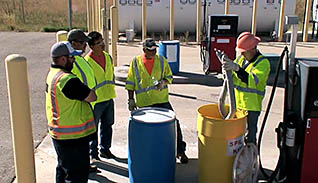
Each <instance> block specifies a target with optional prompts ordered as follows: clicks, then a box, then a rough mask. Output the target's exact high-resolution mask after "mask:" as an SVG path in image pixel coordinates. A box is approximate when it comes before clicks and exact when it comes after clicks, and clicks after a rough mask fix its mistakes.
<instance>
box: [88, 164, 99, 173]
mask: <svg viewBox="0 0 318 183" xmlns="http://www.w3.org/2000/svg"><path fill="white" fill-rule="evenodd" d="M93 172H97V166H96V165H92V164H90V165H89V173H93Z"/></svg>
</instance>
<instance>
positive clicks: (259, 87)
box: [233, 55, 270, 111]
mask: <svg viewBox="0 0 318 183" xmlns="http://www.w3.org/2000/svg"><path fill="white" fill-rule="evenodd" d="M234 62H236V63H237V64H239V65H240V67H241V68H242V67H243V66H244V65H245V64H246V62H247V61H246V60H245V58H244V57H243V56H240V57H237V58H236V60H235V61H234ZM245 71H246V72H247V73H248V84H246V83H244V82H243V81H241V79H239V78H238V76H237V74H236V73H235V72H233V84H234V92H235V100H236V107H237V108H238V109H244V110H248V111H261V109H262V101H263V98H264V96H265V88H266V82H267V78H268V74H269V71H270V64H269V61H268V59H266V58H265V57H264V56H263V55H259V56H258V57H257V59H256V60H255V61H254V62H252V63H250V64H249V65H248V66H247V67H246V68H245Z"/></svg>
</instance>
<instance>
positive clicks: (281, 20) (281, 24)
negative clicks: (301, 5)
mask: <svg viewBox="0 0 318 183" xmlns="http://www.w3.org/2000/svg"><path fill="white" fill-rule="evenodd" d="M284 12H285V0H281V4H280V14H279V30H278V32H279V33H278V41H283V32H284Z"/></svg>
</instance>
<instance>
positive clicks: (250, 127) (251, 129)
mask: <svg viewBox="0 0 318 183" xmlns="http://www.w3.org/2000/svg"><path fill="white" fill-rule="evenodd" d="M247 112H248V115H247V135H246V139H245V141H246V143H249V142H252V143H254V144H255V145H256V133H257V122H258V117H259V115H260V114H261V112H260V111H247Z"/></svg>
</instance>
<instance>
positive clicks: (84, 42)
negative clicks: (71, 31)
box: [75, 41, 86, 44]
mask: <svg viewBox="0 0 318 183" xmlns="http://www.w3.org/2000/svg"><path fill="white" fill-rule="evenodd" d="M75 42H78V43H81V44H86V41H75Z"/></svg>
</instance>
